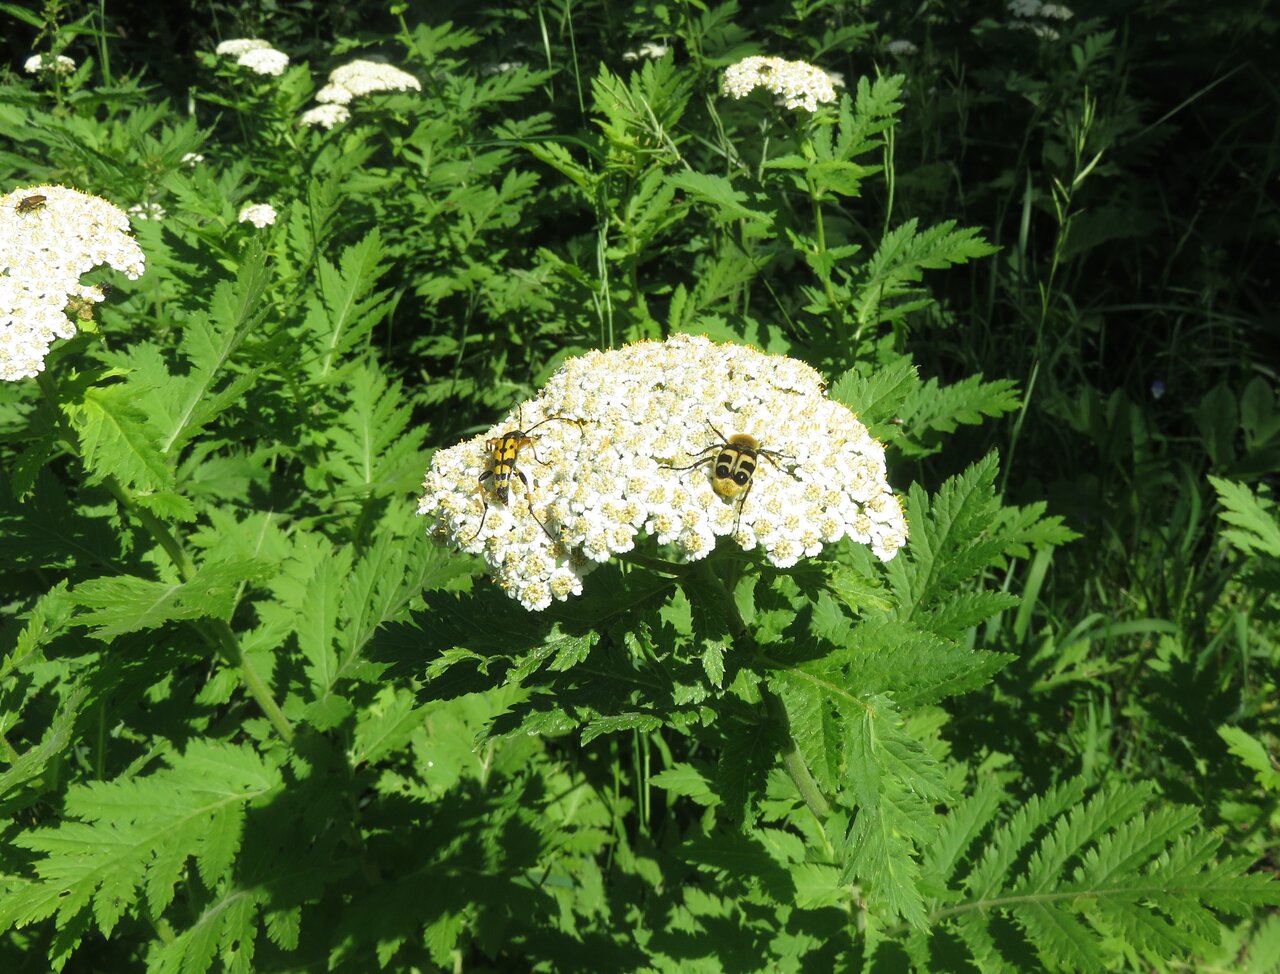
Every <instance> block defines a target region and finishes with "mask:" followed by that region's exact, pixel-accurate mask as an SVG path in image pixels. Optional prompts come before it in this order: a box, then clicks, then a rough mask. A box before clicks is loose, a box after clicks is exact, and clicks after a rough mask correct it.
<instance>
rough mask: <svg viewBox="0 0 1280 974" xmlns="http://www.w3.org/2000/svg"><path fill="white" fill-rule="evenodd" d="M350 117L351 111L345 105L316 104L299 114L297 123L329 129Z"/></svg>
mask: <svg viewBox="0 0 1280 974" xmlns="http://www.w3.org/2000/svg"><path fill="white" fill-rule="evenodd" d="M350 118H351V112H350V110H349V109H348V108H347V106H346V105H317V106H316V107H315V108H308V109H307V110H306V111H305V112H303V113H302V114H301V115H299V116H298V124H299V125H319V126H320V127H321V128H326V129H331V128H333V127H334V126H335V125H341V124H342V123H343V122H345V121H348V120H349V119H350Z"/></svg>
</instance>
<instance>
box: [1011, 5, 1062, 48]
mask: <svg viewBox="0 0 1280 974" xmlns="http://www.w3.org/2000/svg"><path fill="white" fill-rule="evenodd" d="M1005 9H1006V10H1008V11H1009V13H1010V14H1011V15H1012V16H1013V18H1014V19H1013V20H1010V21H1009V22H1008V23H1007V24H1006V26H1008V27H1012V28H1014V29H1015V30H1029V31H1031V32H1032V33H1034V34H1035V35H1036V36H1037V37H1039V38H1041V39H1042V40H1050V41H1056V40H1057V39H1058V38H1059V37H1060V36H1061V35H1060V34H1059V33H1058V31H1057V29H1056V28H1054V27H1051V26H1050V25H1049V24H1047V23H1045V21H1047V20H1070V19H1071V18H1072V17H1074V16H1075V11H1073V10H1072V9H1071V8H1070V7H1067V6H1063V5H1062V4H1060V3H1042V2H1041V0H1008V2H1007V3H1006V4H1005Z"/></svg>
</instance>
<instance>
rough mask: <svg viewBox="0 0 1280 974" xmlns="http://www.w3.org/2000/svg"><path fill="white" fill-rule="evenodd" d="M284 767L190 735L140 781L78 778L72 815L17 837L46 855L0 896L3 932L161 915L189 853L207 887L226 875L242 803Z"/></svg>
mask: <svg viewBox="0 0 1280 974" xmlns="http://www.w3.org/2000/svg"><path fill="white" fill-rule="evenodd" d="M281 784H282V782H281V779H280V775H279V773H278V771H277V769H276V768H275V767H274V766H273V765H271V764H269V763H268V762H267V761H266V760H265V759H264V758H263V757H262V756H261V755H259V754H258V753H256V752H255V751H253V750H252V749H251V748H248V747H233V746H230V745H226V744H221V743H217V742H213V741H198V740H197V741H192V742H191V743H189V744H188V745H187V750H186V752H185V753H184V754H182V755H181V756H175V757H173V758H171V759H170V767H169V768H167V769H163V770H161V771H157V772H155V773H153V774H150V775H147V776H145V777H140V778H132V779H128V778H122V779H117V780H115V781H109V782H91V783H89V784H84V785H74V786H72V787H71V788H70V789H69V790H68V792H67V798H66V813H67V815H68V817H69V818H70V819H72V821H66V822H63V823H62V824H61V825H59V826H58V827H56V828H44V829H34V830H31V831H28V832H24V833H21V834H19V835H18V836H16V838H15V843H16V844H17V845H18V846H20V847H22V848H25V849H29V850H31V851H32V852H35V853H38V854H41V855H40V856H39V858H37V859H36V861H35V867H34V868H35V873H36V877H37V878H36V879H35V880H34V881H33V882H30V883H26V884H24V885H23V886H22V887H21V888H20V889H19V890H18V891H17V892H13V891H10V892H6V893H3V894H0V929H7V928H8V927H11V926H15V925H16V926H24V925H26V924H28V923H31V922H34V921H36V920H41V919H45V918H47V917H51V916H54V915H56V916H57V918H58V924H59V926H61V927H66V926H68V925H69V924H71V923H72V922H73V921H75V920H76V918H77V917H80V916H81V914H82V913H83V912H84V911H86V910H88V909H89V908H90V907H92V910H93V915H94V918H95V921H96V924H97V926H98V929H99V930H101V931H102V933H103V934H104V935H110V933H111V931H112V930H113V929H114V928H115V926H116V924H117V922H118V921H119V920H120V918H121V917H122V916H123V915H124V914H125V913H126V912H128V911H130V910H134V911H135V912H136V911H138V909H139V907H138V905H137V900H138V896H139V894H140V893H145V895H146V899H147V905H146V910H147V911H148V914H149V915H151V916H158V915H160V914H162V913H163V912H164V910H165V908H166V907H167V906H168V904H169V903H170V902H171V901H172V899H173V895H174V890H175V887H176V885H177V883H178V882H179V881H180V879H181V877H182V875H183V871H184V868H185V865H186V862H187V860H188V859H189V858H190V857H191V856H194V857H195V859H196V863H197V865H198V866H199V868H200V874H201V877H202V878H203V880H204V881H205V883H206V884H209V885H213V884H216V883H217V882H219V881H220V880H221V879H223V878H225V877H226V876H227V874H228V873H229V870H230V867H231V863H232V862H233V860H234V857H235V854H236V850H237V849H238V848H239V844H240V839H241V831H242V827H243V821H244V811H245V808H246V807H247V806H248V805H249V804H250V803H252V802H255V801H258V800H260V799H262V798H265V797H266V796H267V795H269V794H271V793H272V792H273V791H275V790H276V789H278V788H279V787H281Z"/></svg>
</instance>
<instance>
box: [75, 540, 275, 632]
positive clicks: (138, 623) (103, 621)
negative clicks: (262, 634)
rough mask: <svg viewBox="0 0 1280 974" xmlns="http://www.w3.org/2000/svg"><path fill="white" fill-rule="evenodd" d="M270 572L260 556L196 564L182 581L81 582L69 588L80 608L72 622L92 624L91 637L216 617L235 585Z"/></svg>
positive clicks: (228, 605)
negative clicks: (190, 575)
mask: <svg viewBox="0 0 1280 974" xmlns="http://www.w3.org/2000/svg"><path fill="white" fill-rule="evenodd" d="M269 571H270V566H268V565H266V564H264V563H263V562H261V561H256V560H244V561H234V562H224V563H222V564H216V565H202V566H201V567H200V568H199V569H198V570H197V571H196V574H195V575H194V576H193V577H192V579H191V580H190V581H188V582H182V583H176V582H155V581H151V580H149V579H145V578H137V577H136V576H132V575H119V576H114V577H110V578H95V579H90V580H89V581H86V582H81V583H80V584H79V585H77V586H76V587H75V589H74V591H72V593H71V597H72V598H73V599H74V601H75V602H76V604H77V605H79V606H81V607H82V608H83V609H84V610H86V611H83V612H81V613H80V614H79V615H77V616H76V619H75V621H76V623H77V624H79V625H82V626H89V627H91V628H92V630H93V631H92V633H91V635H92V636H93V637H94V638H95V639H101V640H104V641H110V640H112V639H114V638H115V637H116V636H119V635H122V634H124V633H127V632H139V631H141V630H143V629H158V628H159V627H160V626H163V625H165V624H166V623H169V622H175V621H178V620H182V619H202V618H212V619H221V620H222V621H224V622H226V621H228V620H229V619H230V618H231V613H232V612H233V611H234V609H235V607H236V603H237V601H238V600H239V597H240V591H241V586H242V585H243V584H244V583H246V582H253V581H259V580H261V579H262V578H264V577H266V575H267V574H268V573H269Z"/></svg>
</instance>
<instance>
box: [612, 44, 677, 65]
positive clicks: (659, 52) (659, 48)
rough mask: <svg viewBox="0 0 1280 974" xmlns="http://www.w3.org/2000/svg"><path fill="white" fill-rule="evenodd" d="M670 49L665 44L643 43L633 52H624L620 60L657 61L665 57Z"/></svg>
mask: <svg viewBox="0 0 1280 974" xmlns="http://www.w3.org/2000/svg"><path fill="white" fill-rule="evenodd" d="M670 50H671V48H670V47H668V46H667V45H666V44H659V43H658V42H657V41H645V42H644V43H643V44H641V45H640V47H639V48H638V49H636V50H634V51H624V52H623V54H622V60H624V61H645V60H648V61H657V60H658V59H659V58H664V57H666V56H667V52H668V51H670Z"/></svg>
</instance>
